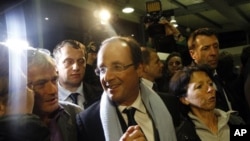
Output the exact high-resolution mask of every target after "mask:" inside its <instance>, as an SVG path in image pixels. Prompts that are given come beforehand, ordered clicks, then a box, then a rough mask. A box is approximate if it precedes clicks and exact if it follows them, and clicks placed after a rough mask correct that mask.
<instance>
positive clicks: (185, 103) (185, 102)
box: [179, 97, 189, 105]
mask: <svg viewBox="0 0 250 141" xmlns="http://www.w3.org/2000/svg"><path fill="white" fill-rule="evenodd" d="M179 99H180V101H181V103H183V104H184V105H189V102H188V101H187V100H186V97H180V98H179Z"/></svg>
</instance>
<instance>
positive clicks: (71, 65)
mask: <svg viewBox="0 0 250 141" xmlns="http://www.w3.org/2000/svg"><path fill="white" fill-rule="evenodd" d="M53 56H54V58H55V61H56V67H57V71H58V76H59V78H58V80H59V81H58V88H59V100H60V101H69V102H72V103H74V104H77V105H79V106H80V107H82V108H83V109H86V108H87V107H88V106H90V105H91V104H92V103H93V102H95V101H96V100H98V99H99V98H100V95H101V93H102V91H103V90H102V88H101V87H97V86H92V85H90V84H87V83H85V82H83V77H84V74H85V68H86V48H85V46H84V45H83V44H82V43H80V42H79V41H76V40H64V41H62V42H60V43H59V44H58V45H57V46H56V47H55V49H54V50H53Z"/></svg>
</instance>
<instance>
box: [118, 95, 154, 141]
mask: <svg viewBox="0 0 250 141" xmlns="http://www.w3.org/2000/svg"><path fill="white" fill-rule="evenodd" d="M129 107H134V108H136V111H135V115H134V118H135V120H136V122H137V123H138V125H139V126H140V127H141V129H142V131H143V133H144V135H145V136H146V138H147V140H148V141H154V128H153V123H152V119H151V118H150V116H149V115H148V113H147V110H146V108H145V106H144V104H143V102H142V100H141V95H140V94H139V95H138V97H137V99H136V100H135V102H134V103H133V104H132V105H130V106H118V109H119V111H120V112H121V114H122V117H123V119H124V120H125V122H126V124H128V118H127V115H126V114H125V113H123V112H122V111H123V110H124V109H126V108H129Z"/></svg>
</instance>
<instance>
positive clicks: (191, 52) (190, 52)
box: [189, 49, 196, 60]
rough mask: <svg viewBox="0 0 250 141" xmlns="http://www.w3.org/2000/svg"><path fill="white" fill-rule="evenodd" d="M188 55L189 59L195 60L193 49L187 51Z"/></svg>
mask: <svg viewBox="0 0 250 141" xmlns="http://www.w3.org/2000/svg"><path fill="white" fill-rule="evenodd" d="M189 54H190V56H191V58H192V59H193V60H195V58H196V53H195V51H194V50H193V49H191V50H189Z"/></svg>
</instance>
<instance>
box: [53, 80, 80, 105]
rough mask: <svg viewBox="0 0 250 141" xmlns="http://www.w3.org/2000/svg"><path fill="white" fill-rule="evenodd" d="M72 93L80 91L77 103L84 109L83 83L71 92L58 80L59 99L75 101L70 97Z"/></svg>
mask: <svg viewBox="0 0 250 141" xmlns="http://www.w3.org/2000/svg"><path fill="white" fill-rule="evenodd" d="M71 93H79V95H78V97H77V105H79V106H80V107H81V108H82V109H84V106H83V103H84V102H85V98H84V94H83V83H81V85H80V86H79V87H78V88H77V90H76V91H75V92H71V91H69V90H67V89H65V88H64V87H62V86H61V85H60V83H59V82H58V96H59V101H68V102H71V103H74V102H73V101H72V99H71V98H70V97H69V96H70V94H71Z"/></svg>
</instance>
